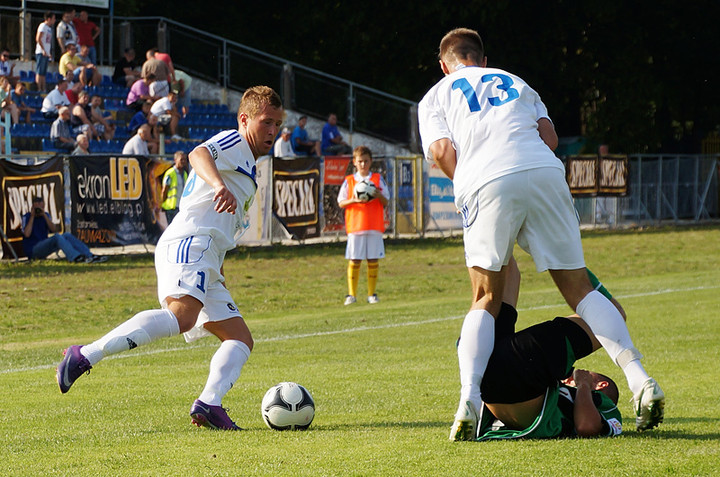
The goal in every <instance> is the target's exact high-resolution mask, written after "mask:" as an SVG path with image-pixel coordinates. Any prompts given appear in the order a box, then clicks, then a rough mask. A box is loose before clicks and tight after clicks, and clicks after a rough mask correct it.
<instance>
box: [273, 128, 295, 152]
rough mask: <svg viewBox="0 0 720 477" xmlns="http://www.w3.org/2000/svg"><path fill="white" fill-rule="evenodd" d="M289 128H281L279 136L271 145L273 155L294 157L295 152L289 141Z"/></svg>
mask: <svg viewBox="0 0 720 477" xmlns="http://www.w3.org/2000/svg"><path fill="white" fill-rule="evenodd" d="M290 134H291V132H290V128H283V130H282V133H281V134H280V137H279V138H277V141H275V146H273V157H295V152H294V151H293V148H292V143H291V142H290Z"/></svg>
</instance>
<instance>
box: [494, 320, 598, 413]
mask: <svg viewBox="0 0 720 477" xmlns="http://www.w3.org/2000/svg"><path fill="white" fill-rule="evenodd" d="M508 308H510V309H512V307H508ZM512 311H513V312H514V310H512ZM506 312H507V310H506V309H505V308H504V309H503V311H501V313H500V316H498V320H497V322H496V338H495V348H494V349H493V353H492V356H490V361H489V362H488V366H487V370H486V371H485V375H484V377H483V380H482V384H481V387H480V389H481V392H482V397H483V401H485V402H487V403H491V404H493V403H498V404H499V403H502V404H512V403H516V402H523V401H527V400H529V399H533V398H536V397H538V396H540V395H542V394H544V393H545V390H546V389H547V387H548V386H555V385H556V384H557V382H558V381H559V380H562V379H565V378H567V377H569V376H570V375H571V374H572V369H573V365H574V364H575V361H576V360H578V359H580V358H583V357H585V356H587V355H589V354H590V353H592V342H591V341H590V338H589V337H588V335H587V333H586V332H585V330H584V329H582V328H581V327H580V325H578V324H576V323H573V322H572V321H571V320H568V319H566V318H561V317H558V318H555V319H554V320H552V321H546V322H544V323H539V324H537V325H534V326H531V327H529V328H526V329H524V330H522V331H519V332H517V333H514V334H513V333H509V332H508V328H509V327H508V326H506V325H507V324H508V321H507V316H505V317H503V315H504V314H506ZM503 318H505V319H503Z"/></svg>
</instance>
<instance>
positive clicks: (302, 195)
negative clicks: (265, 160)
mask: <svg viewBox="0 0 720 477" xmlns="http://www.w3.org/2000/svg"><path fill="white" fill-rule="evenodd" d="M273 191H274V203H273V210H274V211H275V213H276V214H277V216H278V217H279V218H280V220H282V221H283V223H284V224H285V226H286V227H287V229H288V231H289V232H290V233H291V234H293V235H295V236H296V237H297V238H299V239H305V238H310V237H319V236H320V219H319V217H320V207H319V203H318V200H319V198H320V158H319V157H300V158H296V159H280V158H273Z"/></svg>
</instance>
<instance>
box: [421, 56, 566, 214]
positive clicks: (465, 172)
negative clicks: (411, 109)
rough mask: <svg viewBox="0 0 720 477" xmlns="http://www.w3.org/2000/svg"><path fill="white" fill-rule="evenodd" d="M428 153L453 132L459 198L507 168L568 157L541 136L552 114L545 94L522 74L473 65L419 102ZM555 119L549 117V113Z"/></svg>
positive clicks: (458, 202) (545, 164) (541, 164)
mask: <svg viewBox="0 0 720 477" xmlns="http://www.w3.org/2000/svg"><path fill="white" fill-rule="evenodd" d="M418 117H419V123H420V135H421V137H422V144H423V149H424V151H425V156H426V157H427V156H428V152H429V148H430V145H431V144H432V143H433V142H435V141H437V140H439V139H443V138H449V139H450V140H451V141H452V144H453V146H454V148H455V151H456V155H457V167H456V169H455V176H454V179H453V187H454V191H455V204H456V205H457V207H458V208H461V207H462V206H463V205H464V203H465V198H466V197H468V196H469V195H470V194H472V193H473V192H475V191H477V190H478V189H480V187H482V186H483V185H485V184H487V183H488V182H490V181H492V180H494V179H497V178H498V177H502V176H503V175H506V174H511V173H514V172H519V171H523V170H528V169H534V168H537V167H557V168H560V169H563V166H562V163H561V162H560V160H559V159H558V158H556V157H555V154H553V152H552V151H551V150H550V148H549V147H547V146H546V145H545V143H544V142H543V141H542V139H541V138H540V134H539V133H538V129H537V127H538V125H537V121H538V119H540V118H548V114H547V108H546V107H545V105H544V104H543V103H542V101H541V100H540V96H539V95H538V94H537V93H536V92H535V91H534V90H533V89H532V88H530V86H528V84H527V83H525V82H524V81H523V80H522V79H520V78H519V77H517V76H515V75H513V74H511V73H508V72H507V71H503V70H501V69H497V68H481V67H476V66H468V67H464V68H461V69H459V70H457V71H455V72H453V73H451V74H449V75H447V76H445V77H444V78H443V79H442V80H440V81H439V82H438V83H437V84H436V85H435V86H433V87H432V88H431V89H430V91H428V92H427V94H426V95H425V97H424V98H423V99H422V101H421V102H420V104H419V105H418ZM548 119H549V118H548Z"/></svg>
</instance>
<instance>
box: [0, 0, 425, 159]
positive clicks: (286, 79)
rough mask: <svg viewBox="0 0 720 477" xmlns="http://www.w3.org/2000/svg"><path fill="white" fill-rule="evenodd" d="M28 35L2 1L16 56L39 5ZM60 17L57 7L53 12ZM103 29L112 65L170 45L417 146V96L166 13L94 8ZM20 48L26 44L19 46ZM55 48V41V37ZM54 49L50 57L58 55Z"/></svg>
mask: <svg viewBox="0 0 720 477" xmlns="http://www.w3.org/2000/svg"><path fill="white" fill-rule="evenodd" d="M25 11H26V12H27V14H28V15H27V17H28V18H27V19H26V21H25V25H26V26H25V41H24V42H23V40H22V33H21V32H22V28H21V23H22V22H21V21H19V18H20V16H22V15H21V12H22V11H21V9H19V8H11V7H0V35H1V36H2V38H0V40H2V41H3V43H2V44H4V45H8V48H10V50H11V54H13V56H22V57H25V58H27V59H30V58H32V57H33V51H34V47H35V41H34V37H35V31H36V30H37V27H38V25H39V24H40V23H41V22H42V20H43V19H42V14H43V11H41V10H36V9H26V10H25ZM56 15H57V16H58V21H59V16H60V13H59V12H57V13H56ZM91 20H92V21H94V22H95V23H96V24H98V26H99V27H100V28H101V29H102V32H101V34H100V36H99V37H98V39H97V40H96V46H97V51H98V63H100V64H106V65H112V64H114V62H115V61H116V60H117V59H118V58H119V57H120V55H121V53H122V51H123V50H124V49H125V48H128V47H132V48H134V49H135V51H136V52H137V56H138V59H140V60H141V59H142V58H143V57H144V52H145V51H146V50H147V49H148V48H150V47H153V46H157V47H158V48H160V50H161V51H166V52H168V53H169V54H170V55H171V56H172V58H173V62H174V63H175V64H176V65H177V66H178V67H180V68H182V69H183V70H184V71H186V72H188V73H190V74H192V75H194V76H198V77H200V78H203V79H205V80H208V81H211V82H215V83H217V84H218V85H219V86H221V87H223V88H228V89H232V90H237V91H244V90H245V89H247V88H248V87H250V86H254V85H257V84H266V85H268V86H271V87H272V88H273V89H275V90H276V91H278V92H279V93H280V95H281V96H282V97H283V101H284V102H285V106H286V108H287V109H292V110H295V111H298V112H301V113H304V114H307V115H309V116H313V117H316V118H318V119H325V118H326V117H327V115H328V114H329V113H331V112H334V113H336V114H337V117H338V123H339V124H340V126H343V127H347V128H348V130H349V131H350V133H354V132H361V133H366V134H369V135H372V136H375V137H378V138H381V139H384V140H387V141H389V142H392V143H395V144H400V145H403V146H406V147H408V148H410V149H411V150H414V151H417V150H418V144H419V143H418V134H417V125H416V123H417V118H416V103H415V102H413V101H410V100H407V99H404V98H400V97H398V96H394V95H391V94H388V93H385V92H383V91H379V90H377V89H373V88H370V87H367V86H363V85H361V84H358V83H355V82H352V81H348V80H345V79H343V78H339V77H337V76H333V75H329V74H326V73H323V72H322V71H319V70H316V69H313V68H308V67H306V66H303V65H301V64H299V63H296V62H293V61H290V60H288V59H285V58H281V57H278V56H274V55H271V54H268V53H265V52H263V51H260V50H257V49H255V48H251V47H248V46H246V45H242V44H240V43H237V42H234V41H230V40H227V39H225V38H222V37H220V36H217V35H214V34H212V33H208V32H206V31H203V30H200V29H197V28H194V27H191V26H188V25H185V24H182V23H179V22H176V21H173V20H171V19H168V18H164V17H113V18H112V24H111V23H110V21H111V19H110V18H109V17H108V16H103V15H91ZM23 48H24V51H23ZM53 48H54V50H57V48H56V42H54V41H53ZM59 56H60V55H59V53H58V52H57V51H55V52H54V57H55V58H56V59H58V58H59Z"/></svg>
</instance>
